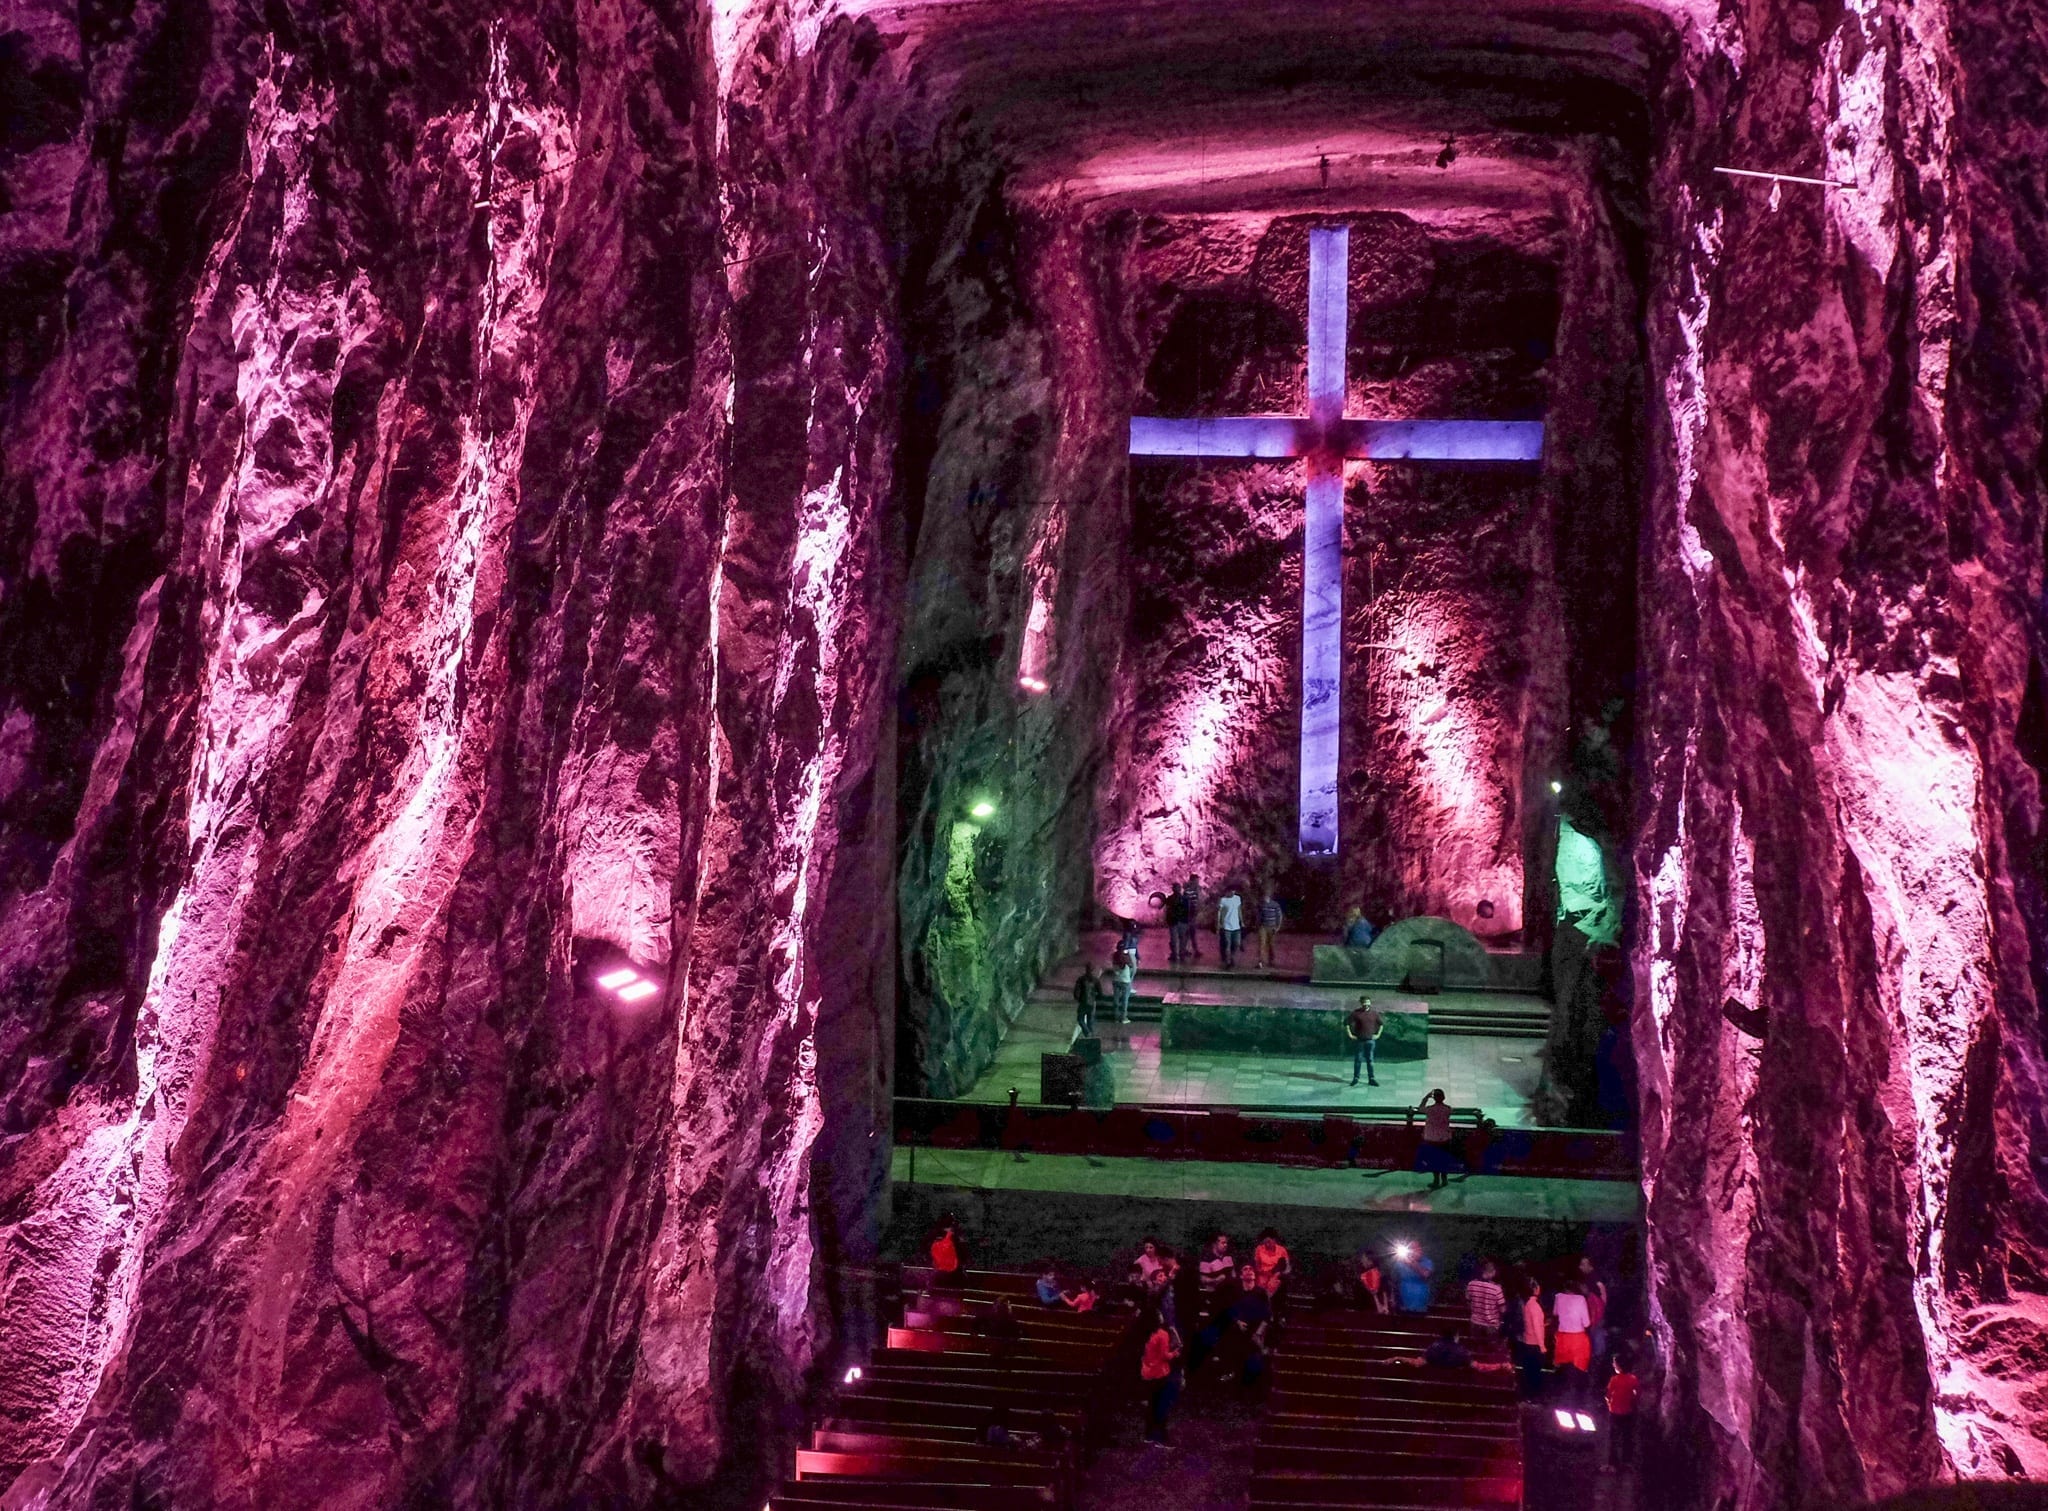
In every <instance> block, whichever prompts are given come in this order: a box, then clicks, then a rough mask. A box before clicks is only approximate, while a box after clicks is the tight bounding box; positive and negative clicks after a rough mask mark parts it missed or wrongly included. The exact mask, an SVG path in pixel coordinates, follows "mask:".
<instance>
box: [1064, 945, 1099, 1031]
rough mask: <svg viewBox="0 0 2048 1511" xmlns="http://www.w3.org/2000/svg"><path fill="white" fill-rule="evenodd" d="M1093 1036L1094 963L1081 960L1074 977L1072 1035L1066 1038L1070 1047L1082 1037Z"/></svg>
mask: <svg viewBox="0 0 2048 1511" xmlns="http://www.w3.org/2000/svg"><path fill="white" fill-rule="evenodd" d="M1094 1037H1095V965H1094V962H1093V961H1089V960H1083V961H1082V962H1081V974H1080V975H1078V976H1076V977H1075V978H1074V1037H1073V1038H1071V1039H1069V1040H1067V1048H1069V1049H1072V1048H1073V1047H1074V1046H1075V1045H1076V1044H1078V1043H1080V1042H1081V1041H1082V1040H1083V1039H1092V1038H1094Z"/></svg>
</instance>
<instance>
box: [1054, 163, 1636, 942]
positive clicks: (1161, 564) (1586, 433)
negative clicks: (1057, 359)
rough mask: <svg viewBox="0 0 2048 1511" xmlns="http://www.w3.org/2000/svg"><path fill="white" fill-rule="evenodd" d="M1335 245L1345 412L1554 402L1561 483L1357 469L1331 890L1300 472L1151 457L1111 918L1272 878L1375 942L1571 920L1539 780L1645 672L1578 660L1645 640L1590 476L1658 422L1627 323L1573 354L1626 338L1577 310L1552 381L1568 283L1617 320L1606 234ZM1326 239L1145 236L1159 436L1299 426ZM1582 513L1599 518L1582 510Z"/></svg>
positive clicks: (1471, 413) (1106, 878)
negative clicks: (1194, 891) (1314, 808)
mask: <svg viewBox="0 0 2048 1511" xmlns="http://www.w3.org/2000/svg"><path fill="white" fill-rule="evenodd" d="M1587 193H1588V197H1589V198H1593V197H1596V195H1595V191H1594V190H1593V189H1592V187H1591V186H1589V187H1588V190H1587ZM1580 218H1581V219H1586V218H1589V217H1588V214H1587V212H1581V215H1580ZM1318 219H1319V220H1321V221H1327V220H1329V219H1331V217H1330V216H1328V215H1324V216H1321V217H1318ZM1347 223H1348V224H1349V225H1350V229H1351V276H1350V289H1349V299H1350V311H1351V321H1350V350H1349V354H1348V367H1349V371H1350V374H1351V394H1350V408H1349V412H1350V413H1353V414H1364V415H1374V416H1379V417H1386V418H1406V417H1414V416H1441V417H1475V418H1517V417H1522V416H1526V415H1531V414H1541V413H1543V412H1544V408H1545V399H1546V392H1547V391H1559V392H1562V391H1565V390H1570V391H1571V393H1572V397H1571V399H1570V401H1569V402H1566V403H1561V404H1558V405H1556V406H1554V407H1553V408H1554V412H1553V415H1552V419H1551V423H1552V426H1553V442H1552V445H1551V447H1550V451H1551V455H1552V457H1553V458H1554V460H1553V462H1552V463H1551V464H1549V465H1548V466H1547V467H1546V468H1545V469H1542V470H1540V471H1539V470H1538V469H1534V468H1523V467H1455V466H1421V465H1407V466H1398V465H1381V464H1370V465H1365V466H1360V467H1356V468H1354V469H1353V476H1352V478H1351V480H1350V482H1349V484H1348V486H1347V490H1346V515H1347V518H1346V540H1347V558H1348V565H1347V578H1346V583H1345V598H1346V635H1345V639H1346V647H1347V654H1346V660H1345V667H1344V675H1345V684H1344V705H1345V723H1344V743H1343V750H1344V757H1343V769H1342V775H1341V777H1340V809H1339V821H1340V832H1341V834H1342V836H1343V839H1342V858H1341V862H1340V866H1339V868H1338V869H1337V871H1336V872H1335V873H1334V874H1332V873H1331V872H1330V871H1329V870H1328V869H1327V868H1310V867H1306V866H1302V865H1300V864H1299V863H1298V862H1297V860H1296V857H1295V848H1296V846H1295V840H1296V809H1297V782H1298V775H1297V771H1298V761H1297V742H1298V738H1299V734H1298V732H1299V728H1300V670H1299V662H1300V636H1301V607H1300V599H1301V586H1300V583H1301V577H1300V571H1301V568H1300V552H1301V508H1302V503H1301V470H1300V468H1299V466H1298V465H1295V464H1271V463H1261V464H1240V463H1181V462H1161V461H1149V460H1148V461H1140V462H1137V463H1134V464H1133V465H1132V467H1131V478H1132V497H1133V515H1134V517H1133V523H1132V532H1133V533H1132V563H1131V572H1132V577H1133V599H1132V620H1131V631H1130V643H1129V646H1128V649H1127V655H1128V657H1129V658H1130V659H1131V661H1132V665H1131V667H1130V670H1129V672H1128V673H1127V675H1128V676H1129V677H1130V679H1131V683H1132V686H1133V689H1134V691H1133V694H1132V703H1131V708H1130V718H1131V728H1130V730H1129V732H1128V734H1126V735H1124V736H1123V739H1124V740H1125V741H1126V742H1127V748H1120V750H1119V758H1118V759H1117V760H1115V761H1113V762H1112V763H1111V766H1110V770H1109V773H1108V776H1107V778H1106V782H1105V792H1104V800H1103V803H1102V818H1101V824H1100V830H1099V834H1098V838H1097V841H1096V850H1095V864H1096V895H1097V897H1098V899H1099V900H1100V902H1101V903H1102V905H1103V906H1104V907H1105V908H1106V909H1107V910H1108V911H1110V912H1112V913H1115V914H1118V915H1120V916H1126V917H1130V916H1138V917H1146V918H1152V917H1153V916H1154V915H1155V913H1156V905H1155V904H1154V903H1153V902H1152V898H1153V897H1154V896H1156V895H1157V894H1158V893H1159V891H1160V889H1161V888H1162V887H1164V886H1165V885H1167V884H1168V883H1169V882H1170V881H1171V880H1175V879H1178V878H1180V877H1183V876H1185V875H1188V874H1190V873H1193V874H1197V875H1199V876H1202V877H1204V878H1207V879H1209V880H1210V882H1211V887H1210V890H1212V891H1214V890H1216V887H1217V884H1220V883H1221V882H1223V881H1224V880H1225V879H1227V878H1235V879H1236V880H1237V882H1238V883H1239V884H1240V885H1256V884H1257V880H1258V879H1259V878H1262V877H1272V878H1274V880H1275V883H1276V885H1277V886H1278V888H1279V890H1280V891H1281V893H1282V894H1283V895H1285V896H1289V897H1293V898H1299V899H1301V900H1302V902H1303V903H1304V909H1303V914H1302V917H1301V919H1300V921H1301V922H1303V923H1306V924H1308V925H1310V926H1320V927H1330V926H1333V925H1334V924H1335V923H1336V922H1337V921H1338V919H1339V918H1340V917H1341V914H1342V911H1343V909H1344V908H1345V907H1346V906H1349V905H1352V904H1362V905H1363V906H1364V907H1365V909H1366V910H1367V913H1368V915H1369V916H1373V917H1376V918H1378V919H1381V920H1382V921H1384V920H1388V919H1396V918H1403V917H1410V916H1415V915H1420V914H1440V915H1443V916H1446V917H1451V918H1454V919H1456V920H1457V921H1458V922H1459V923H1461V924H1463V925H1464V926H1466V927H1467V928H1470V929H1472V930H1474V931H1475V932H1478V933H1480V934H1482V935H1488V936H1494V937H1501V936H1514V935H1518V934H1519V933H1520V932H1521V931H1522V929H1523V926H1524V921H1525V918H1529V919H1533V920H1537V921H1540V923H1541V924H1543V925H1547V922H1548V919H1549V917H1550V916H1551V915H1552V913H1554V897H1553V893H1552V890H1551V884H1550V877H1549V857H1550V854H1551V848H1550V847H1551V845H1552V844H1553V843H1554V840H1553V839H1552V838H1551V835H1552V833H1553V832H1554V830H1553V828H1552V825H1551V823H1550V822H1548V821H1549V820H1550V819H1551V817H1552V815H1554V813H1555V808H1554V805H1553V804H1552V802H1551V792H1550V783H1551V781H1552V780H1553V779H1554V778H1556V777H1557V776H1558V775H1560V774H1561V773H1562V771H1563V769H1564V745H1565V741H1566V738H1567V733H1568V731H1569V729H1570V727H1571V725H1572V722H1573V717H1574V712H1575V710H1577V709H1585V708H1589V707H1593V708H1597V707H1598V706H1599V704H1600V702H1601V700H1602V699H1603V698H1606V697H1611V696H1613V695H1614V694H1615V692H1616V691H1617V690H1619V688H1620V686H1621V679H1622V677H1623V676H1625V668H1626V666H1627V661H1626V659H1625V657H1624V658H1623V659H1622V660H1621V661H1620V667H1621V668H1622V670H1617V669H1616V658H1615V657H1614V656H1613V654H1612V652H1611V650H1610V651H1608V652H1607V653H1605V654H1603V655H1600V656H1594V657H1587V658H1583V659H1580V658H1577V657H1574V656H1572V655H1571V654H1570V652H1572V651H1573V650H1575V649H1577V648H1578V647H1577V646H1576V645H1575V644H1574V642H1575V641H1588V640H1591V639H1593V638H1594V634H1593V626H1594V625H1596V624H1600V623H1605V624H1607V625H1610V626H1611V625H1612V624H1613V623H1614V622H1615V621H1616V619H1617V617H1619V618H1622V619H1623V620H1625V617H1626V612H1625V611H1626V605H1625V603H1623V604H1621V605H1620V607H1621V609H1622V613H1621V614H1620V615H1617V613H1616V609H1617V602H1616V600H1617V598H1619V597H1620V596H1621V594H1620V593H1619V592H1618V591H1617V590H1615V589H1613V588H1612V587H1611V586H1610V583H1611V581H1612V580H1613V579H1616V578H1621V579H1626V578H1627V577H1628V576H1629V575H1630V568H1631V567H1632V563H1631V562H1630V561H1629V560H1628V559H1627V557H1626V556H1625V555H1621V556H1617V553H1615V552H1614V551H1613V549H1612V539H1613V537H1612V536H1611V535H1606V534H1603V533H1601V531H1600V526H1601V525H1602V524H1603V523H1605V522H1606V521H1607V520H1616V522H1618V523H1619V524H1620V525H1621V526H1622V527H1623V528H1624V529H1625V528H1626V527H1627V525H1628V523H1629V521H1630V518H1631V516H1630V514H1629V512H1628V510H1627V508H1626V507H1625V505H1624V506H1623V507H1620V508H1617V507H1616V506H1615V504H1614V503H1613V501H1612V500H1613V498H1614V496H1615V495H1616V494H1619V495H1620V496H1621V497H1622V498H1624V499H1625V498H1626V497H1627V494H1626V491H1625V489H1622V488H1618V487H1616V486H1615V485H1614V480H1613V478H1612V477H1611V476H1609V474H1610V473H1612V472H1613V471H1615V470H1616V469H1615V468H1614V467H1613V466H1611V465H1610V466H1609V467H1608V468H1607V469H1606V470H1605V471H1602V459H1603V458H1606V457H1609V456H1611V455H1613V454H1615V453H1616V452H1617V451H1618V450H1620V449H1621V448H1620V447H1619V446H1618V444H1617V442H1616V440H1615V438H1614V431H1615V430H1616V428H1617V427H1626V425H1627V424H1628V422H1629V421H1630V420H1631V419H1632V418H1633V413H1634V411H1632V409H1631V407H1630V406H1631V402H1632V401H1637V402H1639V389H1638V388H1634V387H1632V386H1631V385H1632V382H1633V381H1634V380H1636V379H1637V375H1638V374H1639V372H1640V367H1639V356H1638V353H1637V352H1636V351H1635V350H1634V349H1633V343H1632V342H1631V341H1630V339H1629V337H1628V335H1627V320H1626V312H1627V310H1628V308H1629V307H1630V301H1628V300H1627V299H1625V298H1624V299H1622V300H1621V303H1620V306H1619V307H1620V309H1621V310H1622V312H1623V313H1622V316H1621V326H1622V330H1621V334H1620V336H1619V338H1618V339H1611V340H1608V341H1606V342H1604V343H1601V344H1599V345H1598V346H1597V347H1595V345H1594V338H1591V337H1588V336H1587V335H1585V334H1584V333H1585V332H1587V331H1589V330H1592V331H1596V332H1598V333H1599V334H1601V335H1606V334H1608V329H1607V328H1609V327H1611V326H1612V325H1613V324H1614V323H1615V317H1614V316H1613V315H1607V314H1602V313H1596V312H1594V311H1585V312H1578V311H1575V312H1574V314H1573V316H1572V319H1571V321H1570V323H1569V325H1568V326H1567V327H1564V328H1563V330H1562V334H1564V335H1566V336H1567V337H1569V338H1570V339H1571V342H1572V345H1571V349H1570V350H1569V352H1568V353H1565V354H1563V355H1562V356H1561V357H1560V360H1559V361H1558V362H1557V363H1556V364H1555V366H1556V374H1555V376H1552V375H1550V374H1548V373H1547V372H1546V359H1547V358H1549V357H1550V356H1551V352H1552V342H1553V339H1554V338H1555V337H1557V336H1558V335H1559V334H1560V332H1561V320H1560V311H1559V282H1560V277H1559V266H1558V265H1559V263H1560V261H1561V260H1563V259H1565V258H1566V256H1567V255H1569V257H1570V259H1571V261H1572V263H1573V265H1574V279H1575V284H1576V285H1577V286H1578V287H1580V288H1583V290H1584V292H1585V295H1586V297H1587V298H1588V299H1589V300H1591V301H1594V302H1596V303H1598V304H1600V305H1601V306H1602V307H1603V310H1604V309H1608V308H1612V307H1614V304H1615V300H1616V297H1617V295H1616V291H1615V290H1614V289H1613V288H1611V287H1609V286H1608V285H1607V283H1606V282H1603V281H1602V280H1600V279H1598V278H1597V277H1595V276H1591V275H1588V274H1585V273H1583V272H1579V271H1578V270H1577V265H1578V264H1579V263H1582V262H1585V261H1588V260H1591V259H1597V258H1601V257H1603V256H1604V257H1605V258H1606V259H1607V260H1608V261H1610V262H1613V261H1617V260H1618V257H1619V254H1618V253H1616V252H1615V251H1614V250H1613V243H1614V236H1613V234H1612V232H1611V231H1609V230H1607V229H1606V228H1605V227H1604V226H1603V227H1601V228H1600V229H1599V233H1597V234H1588V235H1586V236H1584V237H1582V238H1578V239H1575V240H1574V242H1573V243H1572V244H1571V247H1570V249H1569V252H1568V253H1567V248H1566V246H1565V244H1564V243H1563V242H1562V241H1561V239H1560V235H1559V233H1560V229H1561V227H1560V224H1559V220H1558V217H1555V216H1553V215H1552V214H1550V213H1548V212H1547V211H1546V213H1543V214H1539V215H1526V216H1501V217H1496V218H1493V219H1491V220H1490V221H1488V222H1487V223H1486V224H1484V225H1483V226H1478V227H1474V226H1465V225H1452V226H1443V225H1433V224H1429V223H1424V222H1419V221H1417V220H1416V219H1414V218H1411V217H1409V216H1406V215H1399V214H1393V213H1389V212H1377V213H1368V214H1364V215H1359V216H1352V217H1348V218H1347ZM1308 224H1309V222H1308V221H1307V220H1304V219H1298V218H1292V217H1283V218H1274V217H1271V216H1264V217H1261V216H1249V215H1238V216H1233V217H1209V216H1203V217H1192V216H1177V217H1155V218H1152V219H1150V220H1148V221H1146V222H1145V223H1143V224H1142V225H1141V226H1140V227H1139V228H1138V231H1137V234H1136V243H1135V246H1134V249H1133V257H1134V261H1135V265H1136V271H1135V273H1134V276H1133V280H1132V284H1133V286H1132V289H1131V298H1132V300H1133V312H1132V319H1133V323H1134V327H1135V329H1134V333H1133V337H1132V342H1133V345H1134V346H1135V348H1136V350H1137V351H1138V352H1139V353H1140V354H1141V355H1144V356H1145V357H1146V363H1147V382H1146V387H1145V391H1144V392H1143V393H1142V394H1141V395H1140V396H1139V397H1138V399H1137V401H1136V402H1137V403H1138V404H1139V406H1140V407H1141V409H1142V410H1143V411H1144V412H1148V413H1162V414H1176V415H1178V414H1241V413H1275V414H1288V413H1300V412H1302V410H1303V407H1304V405H1305V397H1304V369H1303V362H1304V357H1303V353H1304V350H1305V346H1304V341H1305V338H1304V334H1303V332H1304V328H1305V327H1304V317H1305V310H1306V298H1307V230H1308ZM1582 248H1583V249H1582ZM1589 374H1592V375H1595V376H1593V380H1592V382H1591V383H1590V385H1588V384H1586V379H1587V378H1588V375H1589ZM1582 385H1583V386H1582ZM1589 476H1590V477H1591V478H1592V479H1593V480H1592V481H1591V482H1589V481H1588V480H1587V479H1588V477H1589ZM1588 494H1597V495H1598V496H1599V498H1600V500H1601V504H1600V507H1599V508H1598V509H1596V510H1594V511H1590V512H1594V513H1604V515H1605V519H1602V518H1594V519H1588V518H1587V517H1586V515H1587V513H1588V512H1589V511H1588V510H1586V509H1584V508H1581V507H1580V505H1581V504H1582V502H1583V501H1584V496H1585V495H1588ZM1588 530H1591V531H1593V532H1594V533H1595V535H1596V537H1597V538H1598V541H1599V544H1598V546H1597V547H1589V545H1588V543H1587V542H1586V541H1585V540H1584V539H1582V538H1581V537H1582V536H1583V534H1584V532H1587V531H1588ZM1560 563H1562V564H1563V570H1561V569H1560ZM1606 638H1607V640H1608V641H1609V642H1610V643H1611V642H1613V641H1614V640H1616V639H1620V640H1621V641H1622V642H1623V643H1624V646H1625V645H1626V636H1625V635H1623V636H1620V637H1617V636H1615V635H1614V634H1613V633H1612V631H1611V629H1610V631H1609V632H1608V634H1607V637H1606ZM1581 668H1583V670H1582V669H1581ZM1538 937H1539V938H1540V937H1542V936H1541V934H1540V932H1539V934H1538Z"/></svg>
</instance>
